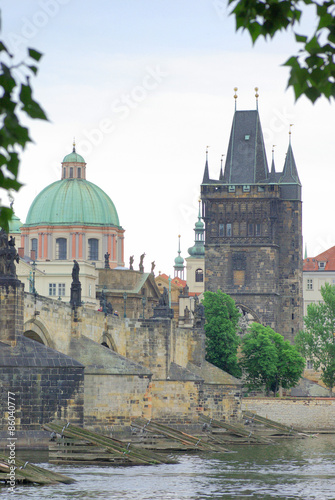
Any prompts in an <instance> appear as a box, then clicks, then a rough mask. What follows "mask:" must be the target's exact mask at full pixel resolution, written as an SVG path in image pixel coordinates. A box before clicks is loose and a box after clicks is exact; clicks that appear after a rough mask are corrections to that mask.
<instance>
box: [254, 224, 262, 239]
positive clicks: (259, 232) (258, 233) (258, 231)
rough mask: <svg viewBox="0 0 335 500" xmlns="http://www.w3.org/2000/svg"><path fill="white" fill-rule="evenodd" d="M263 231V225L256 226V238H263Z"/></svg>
mask: <svg viewBox="0 0 335 500" xmlns="http://www.w3.org/2000/svg"><path fill="white" fill-rule="evenodd" d="M261 234H262V230H261V225H260V224H255V235H256V236H261Z"/></svg>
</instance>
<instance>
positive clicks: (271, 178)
mask: <svg viewBox="0 0 335 500" xmlns="http://www.w3.org/2000/svg"><path fill="white" fill-rule="evenodd" d="M273 148H274V146H273ZM273 148H272V162H271V172H270V176H269V184H276V183H277V181H276V168H275V152H274V149H273Z"/></svg>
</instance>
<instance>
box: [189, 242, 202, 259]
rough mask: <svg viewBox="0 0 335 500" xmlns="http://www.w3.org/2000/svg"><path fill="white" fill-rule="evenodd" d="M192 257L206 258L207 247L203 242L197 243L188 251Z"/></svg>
mask: <svg viewBox="0 0 335 500" xmlns="http://www.w3.org/2000/svg"><path fill="white" fill-rule="evenodd" d="M188 253H189V255H190V256H191V257H198V258H199V259H200V258H203V257H204V256H205V246H204V242H203V241H196V242H195V245H194V246H193V247H191V248H189V249H188Z"/></svg>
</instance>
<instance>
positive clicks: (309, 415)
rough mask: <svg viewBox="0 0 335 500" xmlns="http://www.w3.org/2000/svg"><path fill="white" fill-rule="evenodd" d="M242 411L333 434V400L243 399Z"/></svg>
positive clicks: (334, 403)
mask: <svg viewBox="0 0 335 500" xmlns="http://www.w3.org/2000/svg"><path fill="white" fill-rule="evenodd" d="M242 410H247V411H252V412H254V413H257V414H258V415H261V416H262V417H265V418H269V419H270V420H275V421H277V422H280V423H282V424H285V425H292V426H293V427H298V428H299V429H305V430H313V431H322V430H327V431H334V432H335V398H244V399H243V400H242Z"/></svg>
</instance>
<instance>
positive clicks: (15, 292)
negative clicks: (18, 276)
mask: <svg viewBox="0 0 335 500" xmlns="http://www.w3.org/2000/svg"><path fill="white" fill-rule="evenodd" d="M23 288H24V287H23V285H22V283H20V282H18V281H17V280H14V279H13V280H10V279H8V280H5V279H3V280H1V281H0V340H1V341H2V342H6V343H10V342H12V341H14V340H15V335H16V334H21V335H22V333H23V307H24V306H23Z"/></svg>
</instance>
